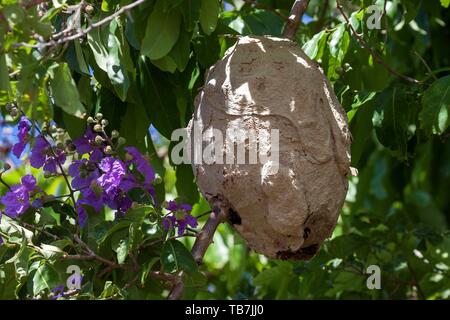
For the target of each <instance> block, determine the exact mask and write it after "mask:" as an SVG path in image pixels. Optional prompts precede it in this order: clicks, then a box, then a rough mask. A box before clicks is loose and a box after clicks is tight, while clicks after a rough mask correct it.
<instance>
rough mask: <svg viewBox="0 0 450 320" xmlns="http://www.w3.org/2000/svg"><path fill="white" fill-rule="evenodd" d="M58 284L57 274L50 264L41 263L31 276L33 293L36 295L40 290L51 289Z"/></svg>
mask: <svg viewBox="0 0 450 320" xmlns="http://www.w3.org/2000/svg"><path fill="white" fill-rule="evenodd" d="M57 285H59V276H58V273H57V272H56V270H55V269H53V267H52V266H50V265H48V264H46V263H43V264H41V265H40V266H39V267H38V268H37V270H36V272H35V274H34V276H33V293H34V295H38V294H39V293H40V292H41V291H42V290H45V289H53V288H54V287H56V286H57Z"/></svg>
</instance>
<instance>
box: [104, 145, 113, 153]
mask: <svg viewBox="0 0 450 320" xmlns="http://www.w3.org/2000/svg"><path fill="white" fill-rule="evenodd" d="M103 151H105V153H106V154H112V153H113V150H112V148H111V146H106V147H105V149H104V150H103Z"/></svg>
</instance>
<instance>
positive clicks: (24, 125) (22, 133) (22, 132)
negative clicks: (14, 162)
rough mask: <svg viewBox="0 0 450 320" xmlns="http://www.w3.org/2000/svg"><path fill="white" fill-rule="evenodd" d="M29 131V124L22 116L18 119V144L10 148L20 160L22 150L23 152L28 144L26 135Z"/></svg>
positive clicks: (27, 135)
mask: <svg viewBox="0 0 450 320" xmlns="http://www.w3.org/2000/svg"><path fill="white" fill-rule="evenodd" d="M30 129H31V124H30V122H29V121H28V119H27V118H26V117H24V116H22V118H20V121H19V126H18V133H17V137H18V138H19V142H17V143H16V144H15V145H14V146H13V148H12V152H13V154H14V155H15V156H16V157H17V158H20V156H21V155H22V152H23V150H25V147H26V145H27V142H28V137H29V134H28V133H29V132H30Z"/></svg>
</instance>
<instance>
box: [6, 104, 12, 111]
mask: <svg viewBox="0 0 450 320" xmlns="http://www.w3.org/2000/svg"><path fill="white" fill-rule="evenodd" d="M5 108H6V111H8V112H11V110H12V108H13V105H12V104H11V103H7V104H6V106H5Z"/></svg>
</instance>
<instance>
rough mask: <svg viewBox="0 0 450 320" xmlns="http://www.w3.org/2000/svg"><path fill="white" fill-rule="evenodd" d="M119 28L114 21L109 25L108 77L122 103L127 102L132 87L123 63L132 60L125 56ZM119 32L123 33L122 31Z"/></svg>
mask: <svg viewBox="0 0 450 320" xmlns="http://www.w3.org/2000/svg"><path fill="white" fill-rule="evenodd" d="M117 26H118V25H117V21H112V22H111V23H110V24H109V35H108V58H107V63H106V72H107V73H108V77H109V79H110V80H111V83H112V84H113V86H114V90H115V91H116V93H117V95H118V96H119V98H120V99H121V100H122V101H125V99H126V97H127V92H128V88H129V87H130V80H129V78H128V73H127V70H126V69H125V66H124V65H123V62H125V61H127V60H129V59H130V58H129V57H128V59H127V57H125V56H124V54H126V52H123V51H124V48H123V47H122V45H121V43H120V41H119V39H118V38H117V36H116V30H117ZM117 32H120V33H121V30H119V31H117ZM122 36H123V35H122Z"/></svg>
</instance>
